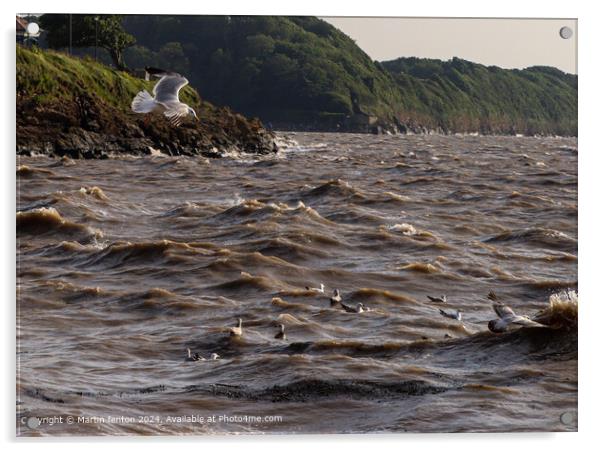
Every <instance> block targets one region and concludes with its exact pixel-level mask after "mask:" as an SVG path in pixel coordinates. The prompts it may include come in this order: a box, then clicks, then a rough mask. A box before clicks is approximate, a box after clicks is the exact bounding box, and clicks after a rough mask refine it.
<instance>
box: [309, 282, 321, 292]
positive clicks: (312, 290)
mask: <svg viewBox="0 0 602 451" xmlns="http://www.w3.org/2000/svg"><path fill="white" fill-rule="evenodd" d="M305 289H306V290H307V291H311V292H312V293H324V284H323V283H321V284H320V288H314V287H305Z"/></svg>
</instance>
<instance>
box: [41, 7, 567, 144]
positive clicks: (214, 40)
mask: <svg viewBox="0 0 602 451" xmlns="http://www.w3.org/2000/svg"><path fill="white" fill-rule="evenodd" d="M44 17H46V16H44ZM59 22H60V23H63V22H65V20H64V19H63V20H59ZM122 22H123V29H124V30H125V32H127V33H129V34H131V35H132V36H135V38H136V43H137V44H136V45H134V46H131V47H129V48H127V49H126V50H125V51H124V57H125V60H126V61H127V62H128V64H129V65H130V66H131V67H138V68H141V67H144V66H146V65H153V66H159V67H165V68H168V69H172V70H176V71H179V72H182V73H185V74H186V76H187V77H188V79H189V80H190V82H191V84H192V85H193V86H194V87H195V88H196V89H198V90H199V92H201V93H202V94H203V96H205V97H206V98H207V99H208V100H210V101H211V102H213V103H216V104H220V105H228V106H231V107H232V108H234V109H236V110H238V111H242V112H244V113H246V114H248V115H253V116H258V117H260V118H261V119H262V120H264V121H270V122H273V123H274V124H276V125H277V126H279V125H280V126H291V127H298V128H322V129H335V130H336V129H338V127H341V129H342V130H361V131H366V130H369V129H371V128H373V126H374V125H381V126H383V127H384V128H389V129H391V128H398V129H401V130H404V129H405V130H413V131H422V130H425V129H434V130H440V131H443V132H473V131H478V132H481V133H510V134H513V133H524V134H561V135H576V134H577V76H575V75H570V74H565V73H563V72H561V71H559V70H557V69H553V68H549V67H531V68H528V69H524V70H506V69H500V68H498V67H486V66H483V65H480V64H475V63H471V62H468V61H464V60H461V59H458V58H454V59H453V60H451V61H439V60H427V59H419V58H399V59H397V60H394V61H388V62H382V63H379V62H375V61H373V60H371V59H370V57H369V56H368V55H366V54H365V53H364V52H363V51H362V50H361V49H360V48H359V47H358V46H357V45H356V44H355V42H354V41H353V40H352V39H351V38H349V37H348V36H346V35H345V34H344V33H342V32H341V31H339V30H337V29H336V28H334V27H333V26H331V25H330V24H328V23H326V22H324V21H322V20H320V19H317V18H315V17H262V16H252V17H247V16H162V15H157V16H151V15H149V16H136V15H131V16H124V17H123V19H122ZM51 42H52V41H51ZM86 42H88V45H89V41H86ZM368 116H374V117H376V118H378V119H377V121H376V122H373V121H371V120H370V119H366V118H367V117H368ZM367 124H368V125H367Z"/></svg>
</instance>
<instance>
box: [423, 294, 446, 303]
mask: <svg viewBox="0 0 602 451" xmlns="http://www.w3.org/2000/svg"><path fill="white" fill-rule="evenodd" d="M426 297H427V298H429V299H430V300H431V302H442V300H441V299H439V298H436V297H433V296H429V295H427V296H426Z"/></svg>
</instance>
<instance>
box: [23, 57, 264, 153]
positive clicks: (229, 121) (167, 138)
mask: <svg viewBox="0 0 602 451" xmlns="http://www.w3.org/2000/svg"><path fill="white" fill-rule="evenodd" d="M16 62H17V65H16V66H17V67H16V69H17V70H16V82H17V108H16V109H17V151H18V152H19V153H24V154H29V153H31V152H39V153H47V154H52V155H57V156H61V155H69V156H72V157H76V158H101V157H106V156H108V153H111V152H113V153H115V152H116V153H129V154H147V153H150V149H151V148H153V149H158V150H161V151H163V152H165V153H168V154H172V155H181V154H186V155H198V154H203V155H208V156H219V155H220V154H221V152H226V151H230V150H235V149H238V150H240V151H243V152H251V153H268V152H272V151H274V150H275V148H274V145H273V139H272V138H273V137H272V136H271V134H270V133H267V132H266V131H265V130H264V129H263V126H262V125H261V123H260V122H259V121H258V120H247V119H246V118H244V117H243V116H241V115H239V114H235V113H233V112H232V111H230V110H229V109H228V108H216V107H215V106H213V105H212V104H210V103H208V102H206V101H202V100H201V99H200V98H199V95H198V94H197V92H196V91H195V90H194V89H193V88H192V87H190V86H186V87H185V88H184V89H183V90H182V91H181V92H180V98H181V99H182V100H183V101H184V102H186V103H188V104H189V105H190V106H192V107H193V108H195V110H196V112H197V114H198V116H199V118H200V120H199V121H197V120H194V119H193V118H188V119H187V120H185V121H184V122H183V124H182V125H181V126H180V127H173V126H171V125H170V124H169V122H168V121H167V120H166V118H165V117H163V115H162V114H160V113H156V114H151V115H139V114H135V113H133V112H132V111H131V110H130V104H131V101H132V99H133V98H134V96H135V95H136V93H138V92H139V91H140V90H142V89H147V90H148V91H149V92H150V91H152V86H153V83H152V82H146V81H145V80H143V79H140V78H136V77H134V76H132V75H130V74H128V73H126V72H122V71H116V70H114V69H111V68H110V67H108V66H105V65H103V64H101V63H96V62H94V61H92V60H91V59H89V58H84V59H81V58H75V57H70V56H68V55H66V54H63V53H58V52H54V51H43V50H39V49H26V48H23V47H21V46H17V51H16Z"/></svg>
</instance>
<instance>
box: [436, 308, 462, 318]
mask: <svg viewBox="0 0 602 451" xmlns="http://www.w3.org/2000/svg"><path fill="white" fill-rule="evenodd" d="M439 313H440V314H441V316H444V317H446V318H449V319H457V320H458V321H462V312H461V311H460V310H450V311H445V310H443V309H439Z"/></svg>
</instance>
